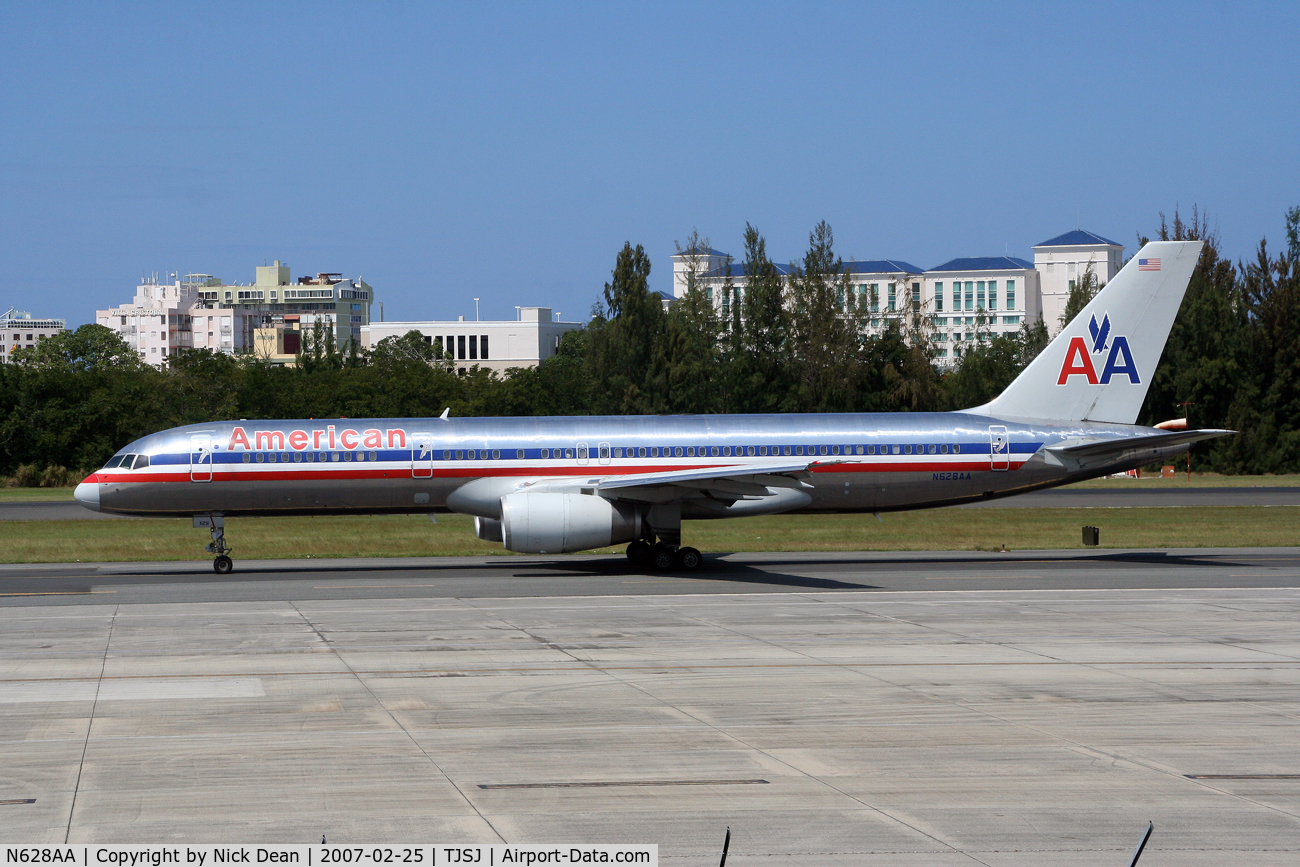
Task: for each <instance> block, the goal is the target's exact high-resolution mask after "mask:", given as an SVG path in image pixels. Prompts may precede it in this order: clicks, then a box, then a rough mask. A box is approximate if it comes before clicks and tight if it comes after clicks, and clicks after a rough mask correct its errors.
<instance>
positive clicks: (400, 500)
mask: <svg viewBox="0 0 1300 867" xmlns="http://www.w3.org/2000/svg"><path fill="white" fill-rule="evenodd" d="M1200 252H1201V242H1199V241H1155V242H1151V243H1148V244H1146V245H1145V246H1144V247H1143V248H1142V249H1141V251H1139V253H1138V255H1137V256H1136V257H1134V258H1133V259H1132V260H1130V261H1129V262H1128V264H1127V265H1125V266H1124V268H1123V269H1122V270H1121V271H1120V272H1119V273H1118V274H1117V275H1116V276H1115V277H1114V278H1113V279H1112V280H1111V281H1110V283H1108V284H1107V285H1106V286H1105V287H1103V288H1102V290H1101V291H1100V292H1099V293H1098V294H1097V295H1096V296H1095V297H1094V298H1093V299H1092V301H1091V302H1090V303H1089V304H1088V305H1087V306H1086V307H1085V308H1084V309H1083V311H1082V312H1081V313H1080V314H1079V315H1078V316H1076V317H1075V318H1074V319H1073V320H1072V321H1071V322H1070V323H1068V324H1067V325H1066V326H1065V327H1064V328H1063V329H1062V330H1061V332H1060V334H1058V335H1057V336H1056V337H1055V338H1054V339H1053V340H1052V341H1051V343H1049V344H1048V346H1047V347H1046V348H1045V349H1044V350H1043V352H1042V353H1041V354H1039V356H1038V357H1037V358H1035V359H1034V360H1033V361H1032V362H1031V363H1030V364H1029V365H1028V366H1027V367H1026V368H1025V369H1024V370H1023V371H1022V372H1021V373H1020V375H1019V376H1018V377H1016V379H1015V380H1014V381H1013V382H1012V383H1011V385H1009V386H1008V387H1007V388H1006V390H1005V391H1003V392H1002V393H1001V394H1000V395H998V397H996V398H995V399H993V400H992V401H990V402H989V403H987V404H984V405H983V406H978V407H974V408H971V409H967V410H964V411H961V412H933V413H931V412H897V413H815V414H771V415H697V416H587V417H542V418H463V419H460V418H457V419H453V418H449V417H448V413H447V412H446V411H444V412H443V414H442V415H441V416H440V417H438V418H420V419H391V418H390V419H342V418H340V419H311V420H301V419H300V420H282V421H246V420H239V421H224V422H214V423H207V424H194V425H187V426H185V427H178V428H173V429H171V430H165V431H162V432H159V433H155V434H151V435H149V436H146V437H143V438H141V439H139V440H136V441H135V442H133V443H131V444H130V445H128V446H126V447H125V448H123V449H122V450H120V451H119V452H118V453H117V454H115V455H114V456H113V457H112V458H111V459H110V460H109V461H108V462H107V463H106V464H105V465H104V467H103V468H102V469H99V470H97V471H95V472H94V473H91V474H90V475H89V476H87V477H86V479H85V480H84V481H83V482H82V483H81V484H79V485H78V486H77V488H76V491H75V492H74V496H75V498H76V500H77V502H79V503H80V504H81V505H83V506H85V507H86V508H88V509H93V510H96V511H100V512H112V513H116V514H122V515H146V516H155V517H159V516H173V517H191V518H193V521H194V526H195V527H199V528H205V529H208V530H209V531H210V535H211V542H210V544H208V545H207V546H206V550H207V551H208V552H210V553H211V554H212V555H213V569H214V570H215V571H216V572H217V573H218V574H223V575H224V574H229V573H230V572H231V570H232V569H233V568H234V566H233V561H232V560H231V557H230V553H231V550H232V549H231V548H230V547H229V546H228V544H227V540H226V536H225V519H226V518H228V517H237V516H247V515H325V514H378V513H406V514H410V513H429V514H430V515H431V516H433V515H434V513H437V512H444V511H451V512H458V513H462V514H467V515H473V516H474V528H475V533H476V535H477V536H478V537H479V538H480V539H485V540H488V541H493V542H499V543H501V544H502V545H503V547H504V548H506V549H507V550H510V551H515V552H520V553H531V554H560V553H564V552H573V551H585V550H590V549H593V548H601V547H606V546H609V545H619V544H623V543H628V545H627V552H626V553H627V556H628V558H629V559H630V560H632V561H633V562H634V563H636V564H638V565H643V566H650V567H653V568H655V569H659V570H681V571H686V572H691V571H694V570H697V569H699V568H700V567H701V565H702V564H703V562H704V560H703V556H702V555H701V553H700V552H699V551H698V550H696V549H695V548H692V547H689V546H683V545H682V521H683V520H694V519H712V518H732V517H744V516H749V515H771V514H781V513H788V512H858V513H880V512H888V511H896V510H904V509H923V508H932V507H938V506H951V505H957V504H961V503H970V502H975V501H979V500H985V499H991V498H996V497H1006V496H1011V495H1015V494H1021V493H1025V492H1027V491H1033V490H1038V489H1042V488H1048V487H1053V486H1057V485H1064V484H1069V483H1071V482H1077V481H1081V480H1084V479H1089V478H1094V477H1097V476H1102V475H1107V474H1110V473H1115V472H1120V471H1125V470H1129V469H1133V468H1136V467H1140V466H1142V465H1143V464H1148V463H1151V462H1154V461H1163V460H1166V459H1169V458H1172V457H1174V456H1175V455H1179V454H1182V453H1183V452H1185V451H1186V450H1187V449H1188V448H1189V446H1190V445H1191V444H1192V443H1194V442H1199V441H1202V440H1208V439H1211V438H1214V437H1219V436H1224V435H1226V434H1230V433H1233V431H1225V430H1187V429H1185V428H1186V426H1185V424H1183V425H1182V428H1183V429H1167V428H1170V427H1174V428H1177V427H1178V425H1177V424H1174V423H1165V424H1163V425H1162V426H1161V428H1149V427H1141V426H1138V425H1135V424H1134V422H1135V421H1136V420H1137V415H1138V412H1139V410H1140V408H1141V406H1142V401H1143V399H1144V397H1145V396H1146V392H1147V388H1148V386H1149V385H1150V383H1151V377H1152V374H1153V373H1154V371H1155V367H1156V363H1157V362H1158V361H1159V359H1160V353H1161V351H1162V350H1163V348H1164V343H1165V341H1166V339H1167V338H1168V336H1169V329H1170V327H1171V326H1172V324H1173V320H1174V317H1175V315H1176V314H1177V312H1178V307H1179V304H1180V303H1181V301H1182V298H1183V294H1184V292H1185V291H1186V288H1187V284H1188V281H1189V280H1190V278H1191V274H1192V270H1193V268H1194V267H1195V265H1196V261H1197V258H1198V257H1199V255H1200ZM1162 428H1164V429H1162Z"/></svg>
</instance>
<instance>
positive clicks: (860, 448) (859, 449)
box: [858, 446, 862, 454]
mask: <svg viewBox="0 0 1300 867" xmlns="http://www.w3.org/2000/svg"><path fill="white" fill-rule="evenodd" d="M858 454H862V446H858Z"/></svg>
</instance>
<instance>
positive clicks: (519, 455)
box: [515, 449, 524, 461]
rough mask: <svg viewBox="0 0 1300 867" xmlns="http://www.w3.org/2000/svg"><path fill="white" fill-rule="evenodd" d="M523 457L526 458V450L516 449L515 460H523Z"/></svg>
mask: <svg viewBox="0 0 1300 867" xmlns="http://www.w3.org/2000/svg"><path fill="white" fill-rule="evenodd" d="M523 459H524V450H523V449H515V460H517V461H522V460H523Z"/></svg>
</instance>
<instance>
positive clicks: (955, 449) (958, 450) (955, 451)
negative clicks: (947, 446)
mask: <svg viewBox="0 0 1300 867" xmlns="http://www.w3.org/2000/svg"><path fill="white" fill-rule="evenodd" d="M952 453H953V454H954V455H959V454H961V443H953V444H952Z"/></svg>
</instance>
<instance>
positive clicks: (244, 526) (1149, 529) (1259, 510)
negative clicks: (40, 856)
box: [0, 506, 1300, 563]
mask: <svg viewBox="0 0 1300 867" xmlns="http://www.w3.org/2000/svg"><path fill="white" fill-rule="evenodd" d="M882 519H883V522H877V521H876V519H875V518H873V517H872V516H871V515H771V516H766V517H760V518H737V519H732V520H724V521H688V522H686V524H685V526H684V527H683V538H684V541H685V543H686V544H688V545H693V546H695V547H697V548H699V549H700V550H702V551H706V552H730V551H935V550H939V551H942V550H984V551H989V550H997V549H999V548H1000V546H1002V545H1006V546H1007V548H1008V549H1011V550H1016V549H1020V550H1024V549H1040V548H1081V547H1083V546H1082V540H1081V532H1080V528H1081V527H1083V526H1084V525H1090V526H1096V527H1100V528H1101V543H1102V547H1104V548H1195V547H1240V546H1265V547H1268V546H1292V545H1300V507H1291V506H1276V507H1267V506H1230V507H1203V506H1197V507H1188V508H1183V509H1171V508H1154V509H1145V508H1130V509H1017V510H1007V509H932V510H927V511H918V512H895V513H889V514H885V515H882ZM226 536H227V540H228V542H229V543H230V544H231V545H233V546H234V549H235V551H234V556H235V558H236V559H244V560H261V559H277V558H305V557H308V556H310V557H317V558H335V557H431V556H456V555H479V556H483V555H502V554H508V552H506V551H505V550H504V549H502V547H501V545H500V544H498V543H493V542H483V541H481V540H479V539H477V538H475V536H474V528H473V519H471V518H469V517H466V516H464V515H440V516H439V517H438V524H437V525H436V526H435V525H434V524H432V523H431V522H430V521H429V519H428V518H426V517H422V516H418V515H384V516H363V517H343V516H340V517H318V518H231V519H228V520H227V521H226ZM207 541H208V535H207V533H206V532H205V531H203V530H195V529H193V527H192V526H191V524H190V521H189V520H188V519H186V520H175V519H166V520H140V521H5V522H0V562H6V563H33V562H37V563H51V562H71V561H74V560H80V561H82V562H113V561H131V560H201V559H206V558H207V557H208V556H209V555H207V554H205V553H204V552H203V550H202V549H203V545H205V544H206V543H207ZM601 550H602V551H603V552H613V551H621V550H622V546H619V547H617V548H604V549H601Z"/></svg>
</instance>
